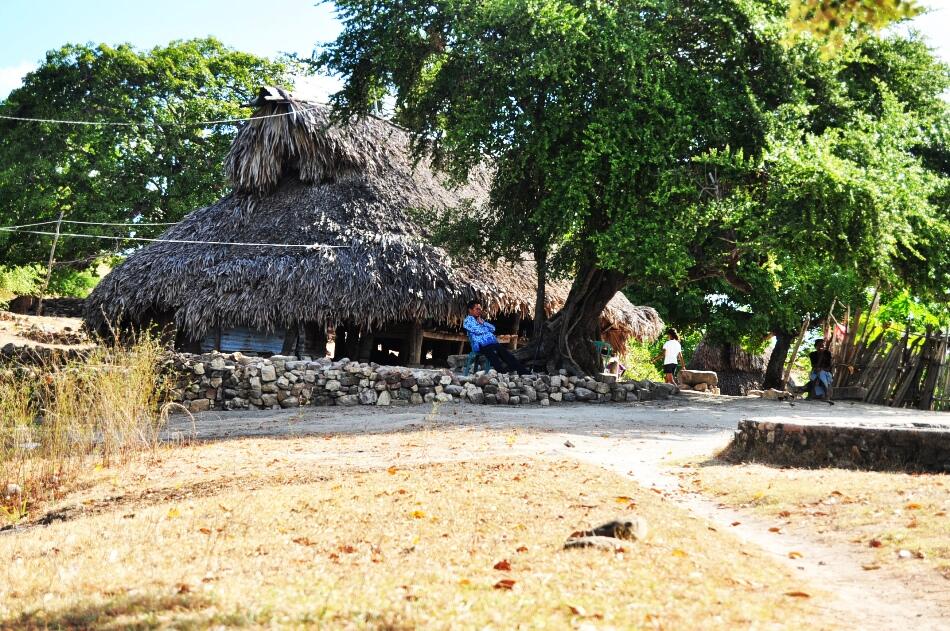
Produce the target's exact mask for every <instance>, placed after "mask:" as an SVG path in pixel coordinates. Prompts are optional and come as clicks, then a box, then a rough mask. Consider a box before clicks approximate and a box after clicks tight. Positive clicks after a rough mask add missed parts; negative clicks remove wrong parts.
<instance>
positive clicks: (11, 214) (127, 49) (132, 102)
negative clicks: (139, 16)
mask: <svg viewBox="0 0 950 631" xmlns="http://www.w3.org/2000/svg"><path fill="white" fill-rule="evenodd" d="M287 72H288V68H287V66H286V65H285V64H283V63H278V62H273V61H269V60H267V59H263V58H260V57H256V56H254V55H250V54H247V53H242V52H238V51H235V50H232V49H229V48H226V47H225V46H224V45H222V44H221V43H220V42H218V41H217V40H214V39H196V40H189V41H176V42H172V43H171V44H169V45H168V46H164V47H156V48H153V49H152V50H149V51H138V50H135V49H134V48H132V47H131V46H128V45H120V46H117V47H115V48H113V47H110V46H107V45H105V44H100V45H98V46H91V45H75V44H68V45H66V46H63V47H62V48H60V49H58V50H52V51H50V52H48V53H47V55H46V59H45V60H44V62H43V63H42V64H41V65H40V67H39V68H38V69H37V70H36V71H34V72H32V73H30V74H28V75H27V76H26V78H25V80H24V84H23V86H22V87H20V88H18V89H16V90H14V91H13V92H11V93H10V95H9V96H8V97H7V98H6V100H5V101H3V102H2V103H0V113H2V114H5V115H8V116H19V117H26V118H45V119H67V120H83V121H111V122H119V123H127V124H123V125H119V126H111V125H103V126H99V125H63V124H56V123H33V122H23V121H11V120H0V220H2V222H3V223H4V224H26V223H34V222H37V221H44V220H46V221H49V220H55V219H56V217H57V215H58V213H59V212H60V211H62V212H64V214H65V218H66V219H69V220H84V221H93V222H118V223H122V222H129V221H139V222H145V223H148V222H173V221H176V220H178V219H179V218H180V217H182V216H183V215H184V214H185V213H186V212H189V211H191V210H193V209H194V208H197V207H200V206H203V205H206V204H208V203H210V202H211V201H213V200H214V199H217V198H219V197H220V196H222V195H223V194H224V193H225V191H226V186H227V185H226V181H225V178H224V176H223V174H222V172H221V163H222V161H223V159H224V156H225V154H226V152H227V150H228V147H229V145H230V142H231V140H232V138H233V135H234V133H235V127H234V125H230V124H221V125H212V126H207V125H194V124H192V123H193V122H195V121H205V120H220V119H229V118H235V117H243V116H247V115H248V113H249V111H248V110H247V109H245V108H242V107H241V106H240V104H241V103H242V102H246V101H247V100H248V99H249V98H251V97H252V96H253V95H254V93H255V91H256V89H257V88H258V87H259V86H260V85H262V84H265V83H267V84H273V83H277V84H285V83H286V82H287V80H288V74H287ZM67 225H68V224H67ZM37 229H39V230H46V231H50V230H49V228H48V227H40V228H37ZM162 230H163V228H162V227H160V226H159V227H155V226H142V227H140V228H136V229H135V231H134V233H132V232H128V231H127V230H126V229H122V228H108V227H98V228H97V227H92V226H85V227H84V229H83V230H82V231H83V232H86V233H98V234H107V235H115V236H130V235H132V234H134V235H137V236H148V237H154V236H157V235H158V234H159V233H160V232H161V231H162ZM63 232H75V230H68V229H67V228H66V226H65V225H64V228H63ZM48 239H49V238H48V237H42V236H37V235H28V234H7V233H4V235H3V236H2V237H0V255H2V257H3V259H4V260H5V261H7V262H9V263H31V262H40V261H42V262H44V263H45V257H46V253H48V252H49V245H48V243H49V241H48ZM129 245H131V244H129V243H126V242H122V241H118V242H114V243H112V242H108V241H99V240H92V239H72V238H64V239H62V240H60V243H59V245H58V247H57V251H58V254H57V257H58V258H59V259H61V260H62V259H65V260H74V261H75V262H76V265H77V266H79V267H80V268H81V267H84V266H85V265H88V264H89V262H90V261H91V260H92V259H93V258H95V257H96V256H98V255H99V254H100V253H101V252H102V251H103V249H108V248H114V249H115V251H120V249H122V248H125V247H128V246H129Z"/></svg>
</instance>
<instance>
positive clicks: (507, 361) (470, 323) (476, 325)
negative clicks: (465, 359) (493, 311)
mask: <svg viewBox="0 0 950 631" xmlns="http://www.w3.org/2000/svg"><path fill="white" fill-rule="evenodd" d="M466 306H467V307H468V316H467V317H466V318H465V321H464V322H463V323H462V328H464V329H465V330H466V331H467V332H468V337H469V339H471V341H472V350H473V351H477V352H479V353H481V354H482V355H484V356H485V357H486V358H488V363H490V364H491V365H492V368H494V369H495V370H497V371H498V372H517V373H518V374H519V375H527V374H529V373H530V372H531V371H530V370H528V369H527V368H525V367H524V365H522V363H521V362H519V361H518V358H517V357H515V356H514V355H512V354H511V351H509V350H508V349H507V348H505V347H504V346H502V345H501V344H499V343H498V339H497V338H496V337H495V326H494V325H493V324H492V323H491V322H485V320H483V319H482V305H481V303H479V302H478V301H477V300H470V301H469V303H468V304H467V305H466Z"/></svg>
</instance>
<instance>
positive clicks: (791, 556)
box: [788, 550, 803, 559]
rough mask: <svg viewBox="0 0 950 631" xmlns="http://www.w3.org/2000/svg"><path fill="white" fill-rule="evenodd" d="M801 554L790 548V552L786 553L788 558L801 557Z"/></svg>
mask: <svg viewBox="0 0 950 631" xmlns="http://www.w3.org/2000/svg"><path fill="white" fill-rule="evenodd" d="M802 556H803V555H802V553H801V552H796V551H795V550H792V551H791V552H789V553H788V558H790V559H800V558H802Z"/></svg>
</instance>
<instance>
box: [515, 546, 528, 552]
mask: <svg viewBox="0 0 950 631" xmlns="http://www.w3.org/2000/svg"><path fill="white" fill-rule="evenodd" d="M527 551H528V546H518V548H517V549H516V550H515V552H527Z"/></svg>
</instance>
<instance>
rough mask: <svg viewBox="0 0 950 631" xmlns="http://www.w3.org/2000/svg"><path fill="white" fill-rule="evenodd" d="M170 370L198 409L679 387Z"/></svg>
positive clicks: (191, 358) (327, 366)
mask: <svg viewBox="0 0 950 631" xmlns="http://www.w3.org/2000/svg"><path fill="white" fill-rule="evenodd" d="M164 371H165V374H166V375H168V376H169V377H171V379H172V383H173V386H172V389H171V392H170V399H171V400H172V401H174V402H177V403H180V404H182V405H183V406H185V407H186V408H187V409H188V410H189V411H191V412H203V411H205V410H212V409H215V410H243V409H279V408H294V407H298V406H303V405H343V406H346V405H378V406H396V405H412V404H421V403H429V402H432V401H438V402H441V403H453V402H454V403H458V402H461V401H466V402H469V403H474V404H486V405H520V404H529V403H536V404H539V405H542V406H548V405H554V404H558V403H561V402H570V401H579V402H588V403H606V402H624V401H647V400H653V399H666V398H669V397H671V396H672V395H674V394H677V393H678V392H679V390H678V389H677V388H676V386H674V385H672V384H665V383H653V382H650V381H632V382H620V383H618V382H617V381H616V378H615V377H612V376H610V375H601V376H599V378H598V379H594V378H592V377H572V376H568V375H566V374H558V375H525V376H518V375H503V374H498V373H496V372H495V371H494V370H491V371H488V372H487V373H486V372H478V373H475V374H474V375H469V376H463V375H459V374H457V373H453V372H452V371H450V370H448V369H424V368H405V367H401V366H381V365H379V364H375V363H368V364H367V363H359V362H355V361H350V360H349V359H341V360H339V361H330V360H329V359H316V360H313V359H310V358H307V357H303V358H299V359H298V358H297V357H291V356H281V355H275V356H273V357H270V358H261V357H251V356H247V355H243V354H241V353H230V354H222V353H216V352H215V353H207V354H203V355H190V354H174V355H171V356H170V357H169V359H168V360H166V362H165V366H164Z"/></svg>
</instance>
